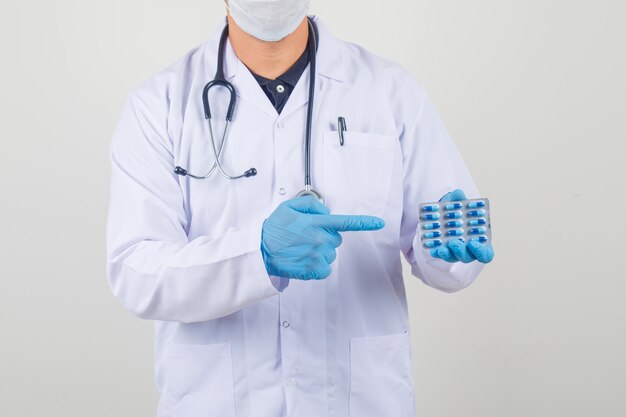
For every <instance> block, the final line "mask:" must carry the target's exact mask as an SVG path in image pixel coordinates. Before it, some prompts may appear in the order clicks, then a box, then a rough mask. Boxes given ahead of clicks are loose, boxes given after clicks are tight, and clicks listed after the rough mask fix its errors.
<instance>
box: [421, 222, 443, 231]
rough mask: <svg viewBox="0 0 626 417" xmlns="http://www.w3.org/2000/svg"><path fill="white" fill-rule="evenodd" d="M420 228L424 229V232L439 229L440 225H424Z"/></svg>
mask: <svg viewBox="0 0 626 417" xmlns="http://www.w3.org/2000/svg"><path fill="white" fill-rule="evenodd" d="M422 227H423V228H424V230H434V229H439V228H440V227H441V223H439V222H432V223H424V226H422Z"/></svg>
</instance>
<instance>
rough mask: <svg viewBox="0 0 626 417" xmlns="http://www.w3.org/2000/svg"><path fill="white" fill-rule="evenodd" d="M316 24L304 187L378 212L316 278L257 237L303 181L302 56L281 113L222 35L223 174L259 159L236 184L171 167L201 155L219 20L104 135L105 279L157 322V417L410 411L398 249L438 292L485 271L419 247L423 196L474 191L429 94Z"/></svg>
mask: <svg viewBox="0 0 626 417" xmlns="http://www.w3.org/2000/svg"><path fill="white" fill-rule="evenodd" d="M314 19H315V22H316V23H317V25H318V27H319V51H318V55H317V59H318V69H317V74H316V77H317V79H316V81H317V84H316V96H315V111H314V123H313V141H312V180H313V188H314V189H316V190H318V191H320V192H321V193H322V195H323V197H324V198H325V203H326V205H327V206H328V207H329V209H330V210H331V212H332V213H336V214H369V215H375V216H380V217H382V218H383V219H384V220H385V222H386V225H385V228H384V229H382V230H380V231H375V232H352V233H344V234H343V244H342V245H341V246H340V247H339V248H338V251H337V259H336V261H335V262H334V263H333V264H332V274H331V275H330V276H329V277H328V278H327V279H324V280H320V281H298V280H292V281H289V280H286V279H283V278H279V277H269V276H268V274H267V272H266V270H265V266H264V264H263V259H262V255H261V252H260V249H259V247H260V239H261V227H262V223H263V220H264V219H265V218H267V216H268V215H269V214H270V213H271V212H272V211H273V210H274V209H275V208H276V207H277V206H278V205H279V204H280V203H281V202H282V201H285V200H287V199H289V198H292V197H293V196H294V195H295V194H296V193H297V192H298V191H300V190H301V189H302V187H303V170H304V153H303V140H304V125H305V120H306V103H307V100H308V97H307V95H308V85H309V77H310V73H309V69H308V67H307V69H306V70H305V72H304V73H303V75H302V77H301V78H300V80H299V82H298V84H297V85H296V87H295V89H294V91H293V93H292V95H291V97H290V98H289V100H288V102H287V104H286V106H285V108H284V110H283V111H282V113H281V114H280V115H278V114H277V113H276V111H275V110H274V107H273V106H272V104H271V103H270V101H269V100H268V98H267V97H266V96H265V94H264V93H263V91H262V90H261V88H260V87H259V85H258V83H257V82H256V80H255V79H254V77H253V76H252V75H251V73H250V71H249V70H248V69H247V67H246V66H245V65H244V64H243V63H241V62H240V61H239V60H238V59H237V57H236V55H235V54H234V52H233V50H232V48H231V46H230V43H228V44H227V48H226V56H225V73H226V77H227V78H228V79H229V80H230V81H231V82H232V83H233V84H234V85H235V87H236V88H237V95H238V101H237V107H236V109H235V115H234V119H233V123H232V125H231V130H230V135H229V141H228V143H227V145H226V149H225V153H224V156H223V164H224V166H225V167H226V169H228V170H229V171H230V172H232V173H234V174H240V173H242V172H243V171H245V170H247V169H248V168H251V167H255V168H256V169H257V170H258V175H257V176H255V177H252V178H244V179H239V180H234V181H231V180H227V179H225V178H224V177H222V176H221V175H219V174H214V175H213V176H212V177H210V178H209V179H206V180H194V179H191V178H188V177H179V176H177V175H175V174H174V166H176V165H180V166H183V167H185V168H188V169H189V171H190V172H192V173H203V171H206V170H207V169H208V168H209V167H210V166H211V165H212V156H211V151H210V148H209V146H210V145H209V141H208V136H207V128H206V124H205V120H204V117H203V109H202V100H201V94H202V89H203V87H204V85H205V83H206V82H208V81H209V80H210V79H212V78H213V74H215V68H216V62H217V48H218V39H219V35H220V33H221V30H222V27H221V25H220V27H219V28H218V29H217V30H216V32H215V34H214V36H213V37H212V38H211V39H210V40H209V41H207V42H205V43H203V44H202V45H200V46H199V47H197V48H195V49H193V50H192V51H190V52H189V53H188V54H186V55H185V56H184V57H183V58H181V59H180V60H178V61H177V62H176V63H174V64H173V65H171V66H170V67H168V68H167V69H165V70H164V71H162V72H160V73H159V74H157V75H156V76H154V77H152V78H151V79H149V80H147V81H146V82H144V83H142V84H141V85H139V86H137V88H135V89H134V90H133V91H132V92H131V93H130V94H129V95H128V97H127V100H126V103H125V106H124V109H123V111H122V114H121V117H120V119H119V123H118V126H117V128H116V130H115V133H114V137H113V140H112V144H111V161H112V183H111V203H110V211H109V218H108V230H107V256H108V264H107V265H108V277H109V283H110V286H111V288H112V291H113V293H114V295H115V296H116V297H117V299H118V300H119V301H120V302H121V303H122V304H123V305H124V306H125V307H126V308H128V309H129V310H130V311H131V312H132V313H134V314H135V315H137V316H138V317H141V318H145V319H150V320H155V321H156V337H155V339H156V343H155V345H156V346H155V347H156V350H155V356H156V379H157V386H158V390H159V393H160V396H161V397H160V398H161V400H160V402H159V408H158V415H159V416H160V417H170V416H175V417H233V416H237V417H279V416H290V417H291V416H293V417H322V416H328V417H348V416H351V417H383V416H385V417H386V416H393V417H405V416H406V417H412V416H414V413H415V406H414V396H413V382H412V375H411V354H410V344H409V333H408V330H409V323H408V314H407V302H406V296H405V289H404V284H403V278H402V268H401V264H400V256H401V255H400V253H401V252H402V253H403V254H404V256H405V257H406V258H407V259H408V261H409V262H410V264H411V265H412V271H413V274H414V275H415V276H416V277H418V278H420V279H421V280H422V281H423V282H425V283H426V284H428V285H429V286H431V287H435V288H437V289H440V290H443V291H448V292H452V291H457V290H460V289H462V288H464V287H466V286H467V285H469V284H470V283H471V282H472V281H473V280H474V278H475V277H476V276H477V275H478V273H479V272H480V270H481V265H480V264H478V263H476V262H475V263H472V264H461V263H457V264H447V263H445V262H443V261H441V260H437V259H434V258H431V257H429V256H428V255H427V253H425V252H424V251H423V250H422V249H421V248H420V241H419V236H418V234H416V231H417V230H418V227H419V226H418V204H419V203H420V202H426V201H433V200H438V199H439V198H440V197H441V196H442V195H444V194H445V193H447V192H448V191H451V190H453V189H455V188H462V189H463V190H465V191H466V193H467V194H468V196H469V197H477V196H478V195H477V191H476V188H475V185H474V183H473V181H472V179H471V177H470V174H469V173H468V171H467V169H466V167H465V164H464V162H463V160H462V159H461V157H460V155H459V153H458V152H457V150H456V148H455V146H454V144H453V143H452V141H451V140H450V138H449V136H448V133H447V132H446V129H445V127H444V125H443V123H442V121H441V119H440V118H439V116H438V114H437V113H436V111H435V109H434V108H433V105H432V104H431V102H430V100H429V99H428V97H427V95H426V93H425V92H424V90H423V88H422V87H421V86H420V85H419V84H418V83H417V82H416V81H415V80H414V79H413V78H412V76H411V75H410V74H409V73H408V72H407V71H405V70H404V69H403V68H401V67H400V66H399V65H397V64H394V63H392V62H389V61H387V60H384V59H382V58H380V57H378V56H375V55H373V54H372V53H370V52H368V51H366V50H365V49H363V48H361V47H359V46H357V45H354V44H351V43H346V42H343V41H340V40H338V39H336V38H334V37H333V36H332V35H331V34H330V33H329V31H328V30H327V28H326V27H325V26H324V25H323V23H322V22H320V19H319V18H317V17H315V18H314ZM213 91H217V89H216V90H213ZM225 103H227V94H226V92H225V91H222V92H216V93H215V94H214V95H213V96H212V99H211V104H212V110H213V115H214V120H215V123H214V126H213V127H214V129H215V130H216V132H221V130H222V128H223V117H224V114H225ZM339 116H343V117H345V119H346V124H347V128H348V132H346V134H345V146H343V147H341V146H339V139H338V134H337V118H338V117H339Z"/></svg>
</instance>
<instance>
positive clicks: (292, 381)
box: [285, 378, 296, 387]
mask: <svg viewBox="0 0 626 417" xmlns="http://www.w3.org/2000/svg"><path fill="white" fill-rule="evenodd" d="M295 384H296V381H294V380H293V378H289V379H288V380H287V381H286V382H285V385H287V386H288V387H293V386H294V385H295Z"/></svg>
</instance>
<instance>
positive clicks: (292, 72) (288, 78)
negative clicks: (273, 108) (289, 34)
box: [250, 48, 309, 87]
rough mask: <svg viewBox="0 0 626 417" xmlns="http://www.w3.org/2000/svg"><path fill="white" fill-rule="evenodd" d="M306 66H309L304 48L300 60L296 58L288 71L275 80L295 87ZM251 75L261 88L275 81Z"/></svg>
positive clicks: (307, 49)
mask: <svg viewBox="0 0 626 417" xmlns="http://www.w3.org/2000/svg"><path fill="white" fill-rule="evenodd" d="M308 64H309V48H305V49H304V52H302V55H300V58H298V60H297V61H296V62H295V63H294V64H293V65H292V66H291V67H289V69H288V70H287V71H285V73H284V74H283V75H280V76H279V77H277V78H276V80H280V81H282V82H284V83H287V84H289V85H290V86H292V87H295V86H296V84H297V83H298V80H299V79H300V76H301V75H302V73H303V72H304V69H305V68H306V66H307V65H308ZM250 72H252V71H250ZM252 75H254V78H256V80H257V82H258V83H259V85H261V86H266V85H267V84H269V83H271V82H273V81H276V80H270V79H268V78H265V77H262V76H260V75H257V74H255V73H254V72H252Z"/></svg>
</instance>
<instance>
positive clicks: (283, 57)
mask: <svg viewBox="0 0 626 417" xmlns="http://www.w3.org/2000/svg"><path fill="white" fill-rule="evenodd" d="M228 37H229V39H230V43H231V45H232V47H233V50H234V51H235V54H236V55H237V58H239V60H240V61H241V62H243V63H244V64H245V65H246V67H248V69H249V70H250V71H252V72H253V73H255V74H257V75H260V76H261V77H265V78H268V79H270V80H275V79H276V78H277V77H279V76H280V75H282V74H284V73H285V71H287V70H288V69H289V68H290V67H291V66H292V65H293V64H294V63H295V62H296V61H297V60H298V58H299V57H300V55H302V53H303V52H304V50H305V49H306V47H307V42H308V39H309V24H308V19H307V18H304V19H303V20H302V23H300V25H299V26H298V28H297V29H296V30H295V31H294V32H293V33H291V34H289V35H287V36H286V37H284V38H283V39H281V40H279V41H276V42H266V41H262V40H260V39H257V38H255V37H254V36H252V35H249V34H247V33H246V32H244V31H243V30H242V29H241V28H240V27H239V26H237V24H236V23H235V21H234V20H233V18H232V17H231V16H230V15H228Z"/></svg>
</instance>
